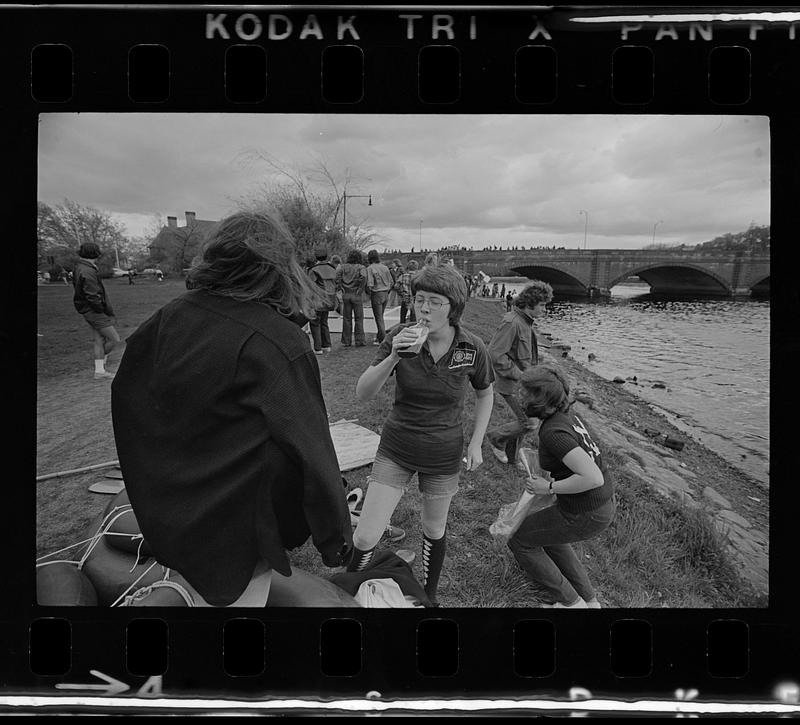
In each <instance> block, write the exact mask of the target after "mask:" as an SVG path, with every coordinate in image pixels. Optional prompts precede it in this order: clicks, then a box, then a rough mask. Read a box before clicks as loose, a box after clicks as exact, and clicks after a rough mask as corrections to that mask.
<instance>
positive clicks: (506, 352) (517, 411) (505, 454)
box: [486, 279, 553, 463]
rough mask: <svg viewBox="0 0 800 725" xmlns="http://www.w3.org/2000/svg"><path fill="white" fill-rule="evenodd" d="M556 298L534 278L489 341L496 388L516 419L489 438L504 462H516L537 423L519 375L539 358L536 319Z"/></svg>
mask: <svg viewBox="0 0 800 725" xmlns="http://www.w3.org/2000/svg"><path fill="white" fill-rule="evenodd" d="M552 299H553V288H552V287H551V286H550V285H549V284H547V282H542V281H541V280H538V279H536V280H533V281H532V282H531V283H530V284H529V285H527V286H526V287H525V288H524V289H523V290H522V292H520V293H519V295H518V296H517V297H516V298H515V299H514V303H513V304H514V308H513V310H512V311H511V312H506V314H505V315H503V319H502V320H501V322H500V325H499V326H498V328H497V330H495V333H494V335H493V336H492V340H491V342H490V343H489V358H490V359H491V361H492V367H493V368H494V373H495V378H496V380H495V390H496V391H497V392H498V393H499V395H500V397H501V398H503V400H505V401H506V404H507V405H508V407H509V408H510V409H511V412H512V413H513V414H514V417H515V418H516V420H514V421H513V422H512V423H508V424H506V425H504V426H500V427H498V428H492V429H491V430H490V431H489V432H488V433H487V434H486V438H487V439H488V441H489V444H490V445H491V447H492V453H493V454H494V456H495V458H497V460H498V461H500V462H501V463H514V462H515V461H516V460H517V453H518V451H519V448H520V446H521V445H522V440H523V438H524V437H525V434H526V432H527V431H529V430H533V429H535V427H536V423H535V421H533V422H531V421H529V420H528V417H527V416H526V415H525V411H524V410H523V409H522V406H521V405H520V404H519V401H518V400H517V398H516V394H517V392H518V390H519V379H520V376H521V375H522V373H524V372H525V371H526V370H527V369H528V368H530V367H532V366H534V365H537V364H538V362H539V346H538V344H537V342H536V333H535V332H534V330H533V321H534V320H535V319H536V318H537V317H541V316H542V315H543V314H545V306H546V305H547V303H548V302H550V301H551V300H552Z"/></svg>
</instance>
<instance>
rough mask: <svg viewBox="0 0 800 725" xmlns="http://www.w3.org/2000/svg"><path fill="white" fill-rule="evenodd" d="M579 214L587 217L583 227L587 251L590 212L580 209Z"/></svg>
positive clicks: (584, 244) (584, 246)
mask: <svg viewBox="0 0 800 725" xmlns="http://www.w3.org/2000/svg"><path fill="white" fill-rule="evenodd" d="M578 214H584V215H585V216H586V222H585V223H584V225H583V248H584V249H586V239H587V237H588V234H589V212H588V211H586V209H580V210H579V211H578Z"/></svg>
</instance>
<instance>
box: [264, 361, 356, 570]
mask: <svg viewBox="0 0 800 725" xmlns="http://www.w3.org/2000/svg"><path fill="white" fill-rule="evenodd" d="M310 355H311V351H310V350H309V352H308V353H307V354H306V355H305V356H302V357H300V358H297V359H295V360H292V361H291V362H290V363H289V364H288V365H287V366H286V367H285V369H284V370H283V372H282V374H280V376H279V377H278V379H277V380H276V381H275V383H274V384H273V385H272V386H271V387H270V389H269V390H268V392H267V394H266V395H265V396H264V399H263V403H262V406H263V414H264V418H265V424H266V426H267V428H268V430H269V432H270V435H271V436H272V437H273V439H274V440H275V442H276V443H277V444H278V446H279V447H280V448H281V450H282V451H284V453H285V454H286V455H287V456H288V457H289V458H291V459H292V460H293V462H294V464H295V466H296V467H297V468H298V470H300V471H301V474H302V481H303V483H302V492H298V494H299V495H302V502H303V511H304V513H305V518H306V521H307V523H308V527H309V529H310V531H311V537H312V541H313V543H314V546H315V547H316V549H317V550H318V551H319V552H320V554H321V555H322V560H323V562H324V563H325V564H326V565H327V566H338V565H339V564H340V563H341V557H342V555H343V553H344V551H345V550H347V549H348V548H349V547H350V546H352V541H353V534H352V528H351V526H350V513H349V511H348V508H347V502H346V499H345V493H344V487H343V486H342V477H341V472H340V471H339V462H338V459H337V457H336V449H335V448H334V446H333V441H332V439H331V433H330V428H329V425H328V414H327V411H326V409H325V401H324V399H323V397H322V385H321V382H320V378H319V368H318V367H317V365H316V360H315V359H309V358H310Z"/></svg>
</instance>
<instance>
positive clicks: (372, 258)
mask: <svg viewBox="0 0 800 725" xmlns="http://www.w3.org/2000/svg"><path fill="white" fill-rule="evenodd" d="M367 261H368V262H369V263H370V264H372V263H373V262H380V261H381V255H380V254H378V252H377V251H375V250H374V249H370V250H369V252H367Z"/></svg>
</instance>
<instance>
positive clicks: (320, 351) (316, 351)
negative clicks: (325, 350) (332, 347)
mask: <svg viewBox="0 0 800 725" xmlns="http://www.w3.org/2000/svg"><path fill="white" fill-rule="evenodd" d="M314 354H315V355H322V350H314Z"/></svg>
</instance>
